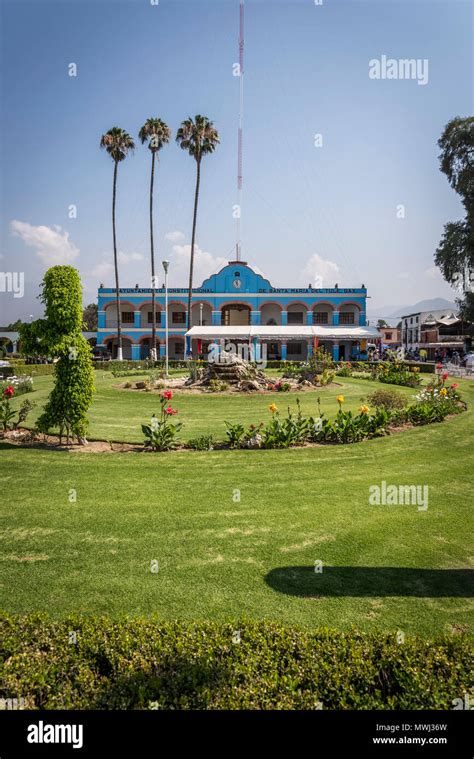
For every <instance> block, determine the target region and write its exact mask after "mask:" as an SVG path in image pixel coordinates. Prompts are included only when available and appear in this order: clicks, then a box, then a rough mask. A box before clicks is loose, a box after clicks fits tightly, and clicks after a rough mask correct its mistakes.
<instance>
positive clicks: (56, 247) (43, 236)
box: [10, 220, 79, 266]
mask: <svg viewBox="0 0 474 759" xmlns="http://www.w3.org/2000/svg"><path fill="white" fill-rule="evenodd" d="M10 230H11V233H12V235H14V236H15V237H20V238H21V239H22V240H23V242H24V243H25V244H26V245H28V246H29V247H30V248H34V249H35V250H36V253H37V255H38V256H39V257H40V258H41V259H42V261H44V263H45V264H47V265H48V266H54V265H55V264H69V263H71V262H72V261H74V259H75V258H77V257H78V255H79V248H76V246H75V245H74V243H73V242H71V240H70V239H69V232H66V231H65V230H62V229H61V227H58V226H57V225H54V226H53V227H45V226H39V227H34V226H32V225H31V224H28V222H25V221H16V220H13V221H11V222H10Z"/></svg>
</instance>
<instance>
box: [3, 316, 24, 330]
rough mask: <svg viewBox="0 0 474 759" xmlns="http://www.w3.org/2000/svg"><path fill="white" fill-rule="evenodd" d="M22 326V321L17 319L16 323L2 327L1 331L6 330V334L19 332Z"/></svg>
mask: <svg viewBox="0 0 474 759" xmlns="http://www.w3.org/2000/svg"><path fill="white" fill-rule="evenodd" d="M22 324H23V322H22V320H21V319H17V320H16V322H12V323H11V324H6V325H5V326H4V327H0V329H1V330H4V331H5V332H18V330H19V329H20V327H21V325H22Z"/></svg>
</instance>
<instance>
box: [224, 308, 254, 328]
mask: <svg viewBox="0 0 474 759" xmlns="http://www.w3.org/2000/svg"><path fill="white" fill-rule="evenodd" d="M221 324H222V325H223V326H224V327H239V326H240V327H246V326H247V325H249V324H250V306H246V305H245V304H244V303H232V304H230V305H227V306H223V307H222V310H221Z"/></svg>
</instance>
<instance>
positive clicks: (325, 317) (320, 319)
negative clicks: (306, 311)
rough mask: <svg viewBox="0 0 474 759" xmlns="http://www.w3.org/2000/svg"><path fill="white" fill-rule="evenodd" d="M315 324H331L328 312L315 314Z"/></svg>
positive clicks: (316, 312)
mask: <svg viewBox="0 0 474 759" xmlns="http://www.w3.org/2000/svg"><path fill="white" fill-rule="evenodd" d="M314 322H315V324H329V314H328V312H327V311H315V312H314Z"/></svg>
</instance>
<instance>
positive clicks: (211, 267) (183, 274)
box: [170, 244, 228, 287]
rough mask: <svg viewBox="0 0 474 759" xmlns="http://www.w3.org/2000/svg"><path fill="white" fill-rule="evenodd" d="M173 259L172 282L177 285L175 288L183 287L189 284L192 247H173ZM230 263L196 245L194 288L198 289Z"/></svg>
mask: <svg viewBox="0 0 474 759" xmlns="http://www.w3.org/2000/svg"><path fill="white" fill-rule="evenodd" d="M173 254H174V256H173V258H172V259H171V263H170V280H172V281H173V283H175V284H174V285H173V286H177V287H183V286H185V285H186V284H187V282H188V278H189V258H190V255H191V245H173ZM227 263H228V261H227V259H226V258H223V257H221V256H213V255H212V253H207V252H206V251H204V250H201V249H200V248H199V246H198V245H196V244H195V245H194V275H193V284H194V287H198V286H199V285H200V284H201V282H202V280H203V279H206V277H209V276H210V275H211V274H215V273H216V272H218V271H219V269H222V267H223V266H225V265H226V264H227Z"/></svg>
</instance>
